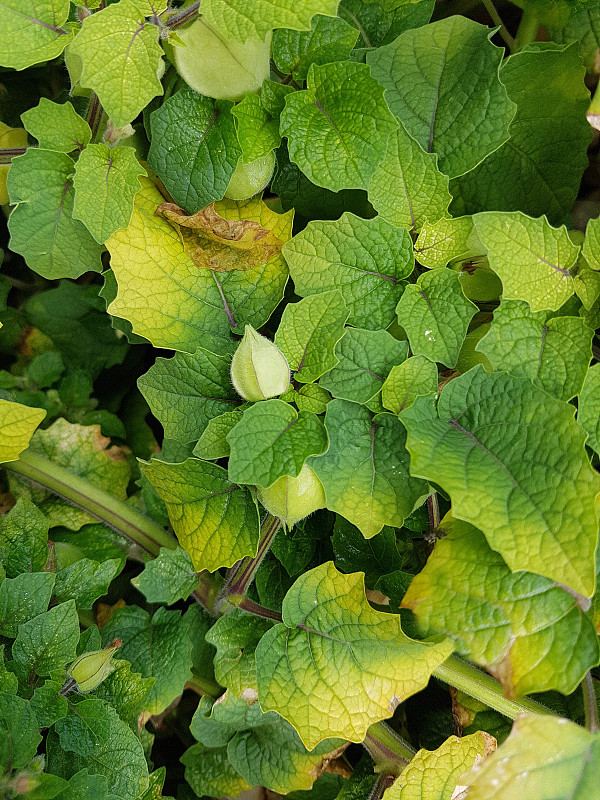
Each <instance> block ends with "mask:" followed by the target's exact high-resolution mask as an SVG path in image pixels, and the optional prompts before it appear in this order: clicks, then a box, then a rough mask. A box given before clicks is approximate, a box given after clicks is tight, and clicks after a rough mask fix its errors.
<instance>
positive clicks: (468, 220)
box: [415, 217, 485, 269]
mask: <svg viewBox="0 0 600 800" xmlns="http://www.w3.org/2000/svg"><path fill="white" fill-rule="evenodd" d="M484 254H485V248H484V247H483V245H482V244H481V242H480V241H479V239H478V238H477V234H476V233H475V225H474V222H473V218H472V217H456V218H448V219H440V220H438V221H437V222H434V223H430V222H425V224H424V225H423V229H422V230H421V233H420V234H419V238H418V239H417V242H416V244H415V256H416V259H417V261H418V262H419V264H422V265H423V266H424V267H428V268H429V269H435V268H439V267H445V266H447V264H448V263H450V262H451V261H455V260H457V259H459V258H466V257H467V256H482V255H484Z"/></svg>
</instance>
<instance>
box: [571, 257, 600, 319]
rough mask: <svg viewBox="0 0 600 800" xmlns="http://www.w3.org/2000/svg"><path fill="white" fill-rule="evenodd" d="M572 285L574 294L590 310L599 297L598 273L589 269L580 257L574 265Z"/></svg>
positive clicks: (599, 280)
mask: <svg viewBox="0 0 600 800" xmlns="http://www.w3.org/2000/svg"><path fill="white" fill-rule="evenodd" d="M573 285H574V287H575V294H576V295H577V297H579V299H580V300H581V302H582V303H583V307H584V308H585V309H586V310H587V311H591V310H592V309H593V307H594V303H595V302H596V301H597V300H598V298H599V297H600V273H599V272H597V271H596V270H595V269H590V268H589V267H588V266H587V264H586V263H585V259H584V258H583V257H581V258H580V259H579V261H578V263H577V265H576V272H575V274H574V275H573Z"/></svg>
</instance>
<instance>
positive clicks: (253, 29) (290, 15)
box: [202, 0, 339, 42]
mask: <svg viewBox="0 0 600 800" xmlns="http://www.w3.org/2000/svg"><path fill="white" fill-rule="evenodd" d="M338 3H339V0H304V2H303V3H301V4H298V3H297V2H295V0H255V2H254V3H252V4H251V5H248V3H247V2H245V0H206V2H205V3H204V5H203V6H202V14H203V15H204V16H205V17H206V19H207V20H208V22H210V23H211V24H212V25H215V27H217V28H220V29H221V31H223V32H224V33H227V34H228V35H229V36H231V37H233V38H234V39H239V41H241V42H245V41H246V39H249V38H250V37H258V38H260V39H264V37H265V35H266V34H267V33H268V32H269V31H270V30H272V29H273V28H293V29H294V30H300V31H304V30H308V29H309V28H310V21H311V19H312V18H313V17H314V15H315V14H326V15H328V16H330V17H335V15H336V12H337V7H338Z"/></svg>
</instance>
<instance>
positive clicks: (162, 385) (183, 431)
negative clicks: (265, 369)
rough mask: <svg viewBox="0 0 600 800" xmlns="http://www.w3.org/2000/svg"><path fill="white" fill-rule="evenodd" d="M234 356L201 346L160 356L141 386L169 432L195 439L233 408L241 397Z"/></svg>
mask: <svg viewBox="0 0 600 800" xmlns="http://www.w3.org/2000/svg"><path fill="white" fill-rule="evenodd" d="M230 363H231V359H230V358H228V357H224V356H219V355H215V354H214V353H210V352H209V351H208V350H204V349H202V348H199V349H198V350H196V352H195V353H194V354H193V355H187V354H186V353H176V354H175V356H174V357H173V358H170V359H166V358H157V359H156V361H155V363H154V365H153V366H152V367H151V368H150V369H149V370H148V372H147V373H146V374H145V375H142V377H141V378H139V380H138V387H139V389H140V391H141V393H142V394H143V395H144V397H145V398H146V401H147V402H148V405H149V406H150V408H151V410H152V413H153V414H154V416H155V417H156V418H157V419H158V421H159V422H160V423H161V424H162V426H163V428H164V430H165V436H167V437H168V438H170V439H177V440H178V441H180V442H183V443H185V442H195V441H196V440H197V439H198V437H199V436H200V434H201V433H202V432H203V431H204V429H205V428H206V426H207V424H208V423H209V421H210V420H211V419H212V418H213V417H216V416H218V415H220V414H222V413H223V412H225V411H229V410H230V409H231V408H232V407H233V406H235V404H236V402H237V401H238V400H239V397H238V395H237V393H236V391H235V389H234V388H233V386H232V384H231V378H230V377H229V367H230Z"/></svg>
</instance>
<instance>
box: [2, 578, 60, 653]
mask: <svg viewBox="0 0 600 800" xmlns="http://www.w3.org/2000/svg"><path fill="white" fill-rule="evenodd" d="M53 587H54V575H52V573H50V572H34V573H31V574H29V573H23V574H22V575H17V576H16V577H15V578H12V580H11V579H10V578H5V580H3V581H2V582H1V583H0V636H8V637H13V638H14V637H15V636H16V635H17V629H18V627H19V625H21V623H23V622H27V621H28V620H30V619H32V618H33V617H37V616H38V614H43V613H44V611H46V610H47V608H48V605H49V603H50V598H51V597H52V589H53Z"/></svg>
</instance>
